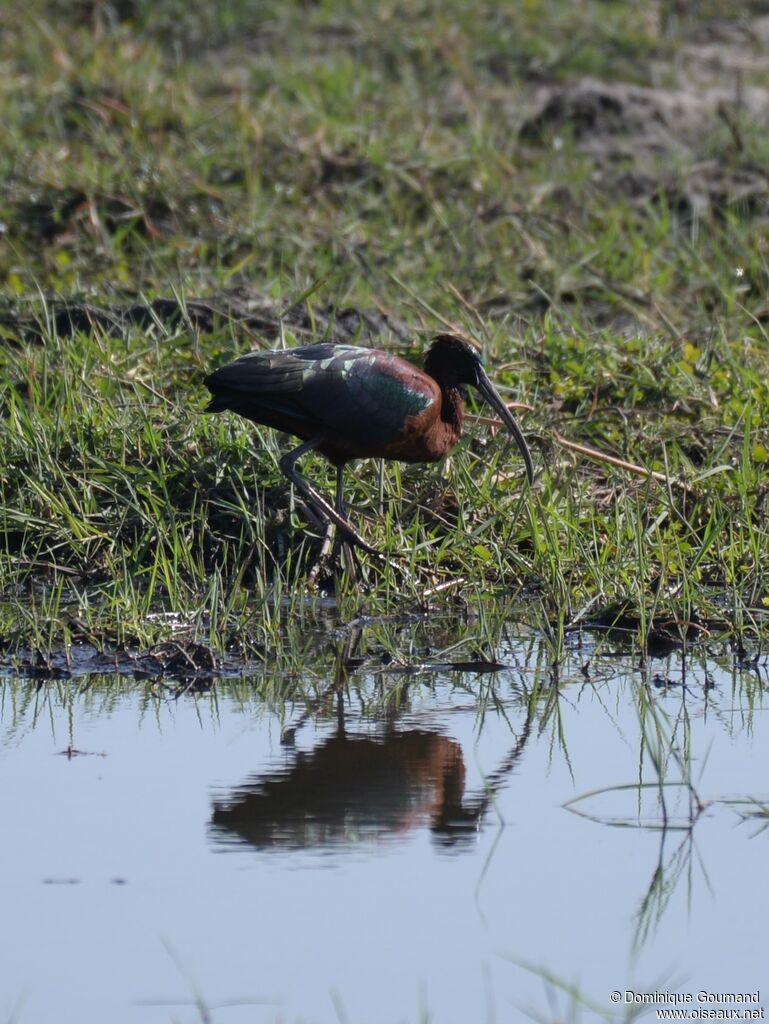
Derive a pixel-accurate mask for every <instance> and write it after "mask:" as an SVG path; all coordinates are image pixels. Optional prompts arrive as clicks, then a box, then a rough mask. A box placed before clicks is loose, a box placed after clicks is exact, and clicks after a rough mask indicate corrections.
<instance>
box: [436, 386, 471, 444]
mask: <svg viewBox="0 0 769 1024" xmlns="http://www.w3.org/2000/svg"><path fill="white" fill-rule="evenodd" d="M464 418H465V403H464V401H463V397H462V392H461V391H460V390H459V388H453V387H444V388H441V420H442V421H443V423H445V424H446V426H447V427H449V428H450V429H451V430H452V431H454V432H456V435H457V437H459V435H460V434H461V433H462V423H463V421H464Z"/></svg>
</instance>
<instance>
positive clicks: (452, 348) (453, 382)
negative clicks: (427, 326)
mask: <svg viewBox="0 0 769 1024" xmlns="http://www.w3.org/2000/svg"><path fill="white" fill-rule="evenodd" d="M425 372H426V373H429V374H430V376H431V377H432V378H433V379H434V380H437V381H438V383H439V384H440V385H441V387H444V388H461V386H462V385H463V384H471V385H472V386H473V387H478V380H479V374H483V375H484V376H485V371H484V369H483V361H482V359H481V354H480V352H479V351H478V350H477V349H476V348H473V346H472V345H471V344H470V343H469V342H467V341H465V340H464V338H460V337H458V336H457V335H456V334H439V335H438V336H437V337H436V339H435V341H434V342H433V343H432V345H431V346H430V348H429V349H428V351H427V355H426V356H425Z"/></svg>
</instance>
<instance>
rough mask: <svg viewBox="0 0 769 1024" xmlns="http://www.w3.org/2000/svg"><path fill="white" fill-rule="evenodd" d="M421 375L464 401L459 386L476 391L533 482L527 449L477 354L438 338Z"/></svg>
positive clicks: (454, 340) (450, 338) (458, 341)
mask: <svg viewBox="0 0 769 1024" xmlns="http://www.w3.org/2000/svg"><path fill="white" fill-rule="evenodd" d="M425 372H426V373H428V374H429V375H430V376H431V377H432V378H433V379H434V380H435V381H437V383H438V384H439V385H440V387H441V390H443V391H446V390H455V391H459V392H460V394H462V396H463V397H464V387H463V385H465V384H469V385H471V387H474V388H476V389H477V390H478V392H479V393H480V395H481V397H482V398H483V399H485V400H486V401H487V402H488V403H489V405H490V406H491V407H492V408H493V409H494V411H495V412H496V413H497V414H498V416H499V417H500V419H501V420H502V422H503V423H504V424H505V426H506V427H507V429H508V430H509V431H510V433H511V435H512V437H513V439H514V441H515V443H516V444H517V445H518V450H519V451H520V453H521V455H522V456H523V461H524V463H525V465H526V475H527V476H528V478H529V483H531V481H532V480H533V479H534V466H533V463H532V461H531V452H530V451H529V446H528V445H527V444H526V439H525V438H524V436H523V434H522V433H521V429H520V427H519V426H518V424H517V423H516V420H515V417H514V416H513V414H512V413H511V412H510V410H509V409H508V408H507V406H506V405H505V403H504V402H503V401H502V399H501V398H500V396H499V394H498V392H497V389H496V388H495V387H494V385H493V384H492V383H491V381H490V380H489V377H488V374H487V373H486V371H485V370H484V368H483V360H482V359H481V355H480V352H478V350H477V349H475V348H473V346H472V345H471V344H469V342H467V341H465V340H464V339H463V338H459V337H457V335H455V334H439V335H438V336H437V338H436V339H435V341H434V342H433V343H432V345H431V346H430V348H429V349H428V352H427V355H426V357H425Z"/></svg>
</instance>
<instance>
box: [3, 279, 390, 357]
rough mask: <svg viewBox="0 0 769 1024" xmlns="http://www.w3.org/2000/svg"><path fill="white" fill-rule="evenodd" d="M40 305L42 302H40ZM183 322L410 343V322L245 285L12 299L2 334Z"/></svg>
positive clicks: (118, 330) (118, 329) (204, 327)
mask: <svg viewBox="0 0 769 1024" xmlns="http://www.w3.org/2000/svg"><path fill="white" fill-rule="evenodd" d="M38 308H39V307H38ZM158 324H162V325H163V326H166V327H169V328H172V327H175V326H177V325H179V324H183V325H186V326H188V327H189V328H190V329H192V330H195V331H198V332H200V333H210V332H212V331H214V330H216V329H217V328H221V327H224V326H232V327H234V328H236V329H243V330H247V331H250V332H254V333H258V334H261V335H263V336H264V337H267V338H276V337H278V336H279V335H280V332H281V330H283V329H285V328H286V327H288V328H290V329H291V330H292V331H293V332H295V333H297V334H306V335H307V336H308V337H312V338H313V339H318V340H320V339H324V340H327V341H333V342H337V343H339V344H350V343H352V342H359V343H361V344H365V343H370V342H373V341H374V340H377V341H378V342H381V339H382V338H383V337H385V338H387V337H389V338H391V339H392V340H394V341H397V342H398V343H400V344H403V343H408V341H409V340H410V336H409V332H408V330H407V328H406V326H405V324H403V323H401V322H400V321H399V320H397V319H395V318H392V317H390V316H388V315H387V314H385V313H382V312H379V311H376V310H374V311H364V310H360V309H355V308H353V307H345V308H342V309H337V308H336V307H335V306H331V305H327V306H325V307H320V308H318V309H313V310H312V312H310V311H309V310H308V308H307V306H306V305H305V304H304V303H297V304H295V305H288V306H286V305H285V304H283V305H281V304H280V303H278V302H274V301H272V300H270V299H267V298H265V297H264V296H262V295H259V294H257V293H256V292H254V291H252V290H251V289H250V288H247V287H245V286H243V287H237V288H233V289H230V290H228V291H222V292H219V293H217V294H216V295H211V296H206V297H203V298H189V299H184V300H180V299H177V298H156V299H152V300H149V301H143V302H133V303H120V304H115V305H112V304H110V305H95V304H92V303H90V302H83V301H79V300H78V299H71V300H70V299H61V298H57V297H55V296H49V297H47V298H46V300H45V308H44V310H40V311H39V312H35V313H33V312H30V306H29V303H28V302H21V301H19V302H17V301H14V300H8V301H7V302H6V303H5V308H3V309H2V310H0V335H5V337H6V340H13V338H14V336H15V337H16V338H18V339H24V340H35V341H40V340H42V339H43V337H44V336H45V333H46V332H47V331H51V330H53V331H55V332H56V333H57V334H58V335H60V336H62V335H69V334H74V333H76V332H83V333H86V334H87V333H91V332H92V331H95V330H100V331H107V332H109V333H111V334H124V333H125V332H126V331H127V330H129V329H130V328H131V327H139V328H151V327H153V326H157V325H158Z"/></svg>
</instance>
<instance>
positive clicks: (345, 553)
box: [335, 466, 358, 579]
mask: <svg viewBox="0 0 769 1024" xmlns="http://www.w3.org/2000/svg"><path fill="white" fill-rule="evenodd" d="M343 485H344V466H337V467H336V503H335V508H336V510H337V512H338V513H339V515H340V516H342V518H343V519H347V509H346V508H345V507H344V487H343ZM342 565H343V566H344V567H345V569H346V570H347V572H348V573H349V574H350V576H351V577H352V578H353V579H356V578H357V576H358V560H357V559H356V557H355V548H354V547H353V545H352V544H350V542H349V541H348V540H347V539H344V540H343V541H342Z"/></svg>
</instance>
